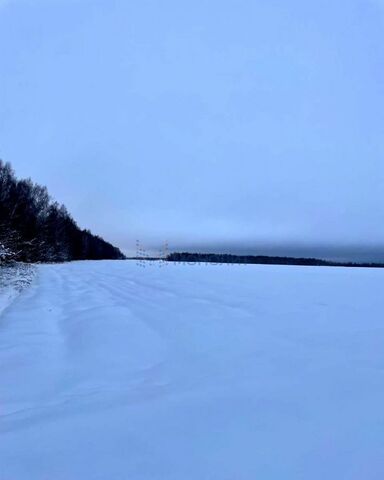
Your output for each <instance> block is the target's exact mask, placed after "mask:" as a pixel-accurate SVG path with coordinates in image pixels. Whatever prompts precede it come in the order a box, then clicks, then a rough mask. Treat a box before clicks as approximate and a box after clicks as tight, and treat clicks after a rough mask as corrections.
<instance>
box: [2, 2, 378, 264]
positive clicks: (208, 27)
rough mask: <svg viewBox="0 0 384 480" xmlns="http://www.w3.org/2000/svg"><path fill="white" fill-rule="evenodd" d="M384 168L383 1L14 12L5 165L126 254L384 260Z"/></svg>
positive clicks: (105, 5)
mask: <svg viewBox="0 0 384 480" xmlns="http://www.w3.org/2000/svg"><path fill="white" fill-rule="evenodd" d="M383 154H384V0H313V1H308V0H209V1H204V0H191V1H189V0H187V1H180V0H157V1H156V0H131V1H127V0H92V1H88V0H5V1H4V0H0V157H1V158H3V159H4V160H6V161H10V162H11V163H12V164H13V166H14V168H15V170H16V172H17V174H18V175H19V176H23V177H25V176H31V177H32V178H33V179H34V180H35V181H37V182H39V183H42V184H45V185H47V186H48V188H49V190H50V192H51V194H52V195H53V196H54V197H55V198H56V199H57V200H58V201H60V202H63V203H65V204H66V205H67V207H68V209H69V210H70V212H71V213H72V214H73V216H74V217H75V219H76V220H77V221H78V223H79V224H80V225H81V226H82V227H88V228H91V229H92V230H93V231H94V232H95V233H98V234H101V235H103V236H104V237H105V238H106V239H108V240H110V241H112V242H114V243H116V244H117V245H118V246H120V247H121V248H123V249H127V250H130V249H131V248H132V246H133V245H134V243H135V240H136V238H139V239H140V240H141V241H142V242H143V243H144V244H146V245H147V246H148V247H150V246H154V247H156V246H157V245H159V244H160V243H161V242H162V241H163V240H165V239H167V240H168V241H169V243H170V245H171V248H174V249H178V248H188V249H197V248H199V249H201V250H207V251H209V250H212V249H215V248H216V249H219V250H220V249H222V250H231V249H233V250H236V251H247V252H249V253H251V252H255V253H257V252H260V253H263V252H267V253H271V252H274V253H282V254H284V253H287V252H288V253H292V252H293V253H300V252H306V253H308V254H311V253H313V252H315V253H319V255H322V256H324V255H325V253H324V252H325V251H326V250H327V249H328V250H329V249H331V250H332V248H334V249H335V252H336V250H337V251H339V250H340V251H343V248H344V247H345V248H347V250H346V251H355V250H356V251H359V252H360V253H361V254H364V255H367V252H368V253H369V252H370V251H371V250H372V251H375V252H379V251H380V249H381V247H383V252H384V156H383ZM322 249H323V251H322ZM354 249H355V250H354ZM328 250H327V251H328ZM328 253H329V252H328ZM341 255H343V253H341ZM382 257H383V258H384V254H383V255H382Z"/></svg>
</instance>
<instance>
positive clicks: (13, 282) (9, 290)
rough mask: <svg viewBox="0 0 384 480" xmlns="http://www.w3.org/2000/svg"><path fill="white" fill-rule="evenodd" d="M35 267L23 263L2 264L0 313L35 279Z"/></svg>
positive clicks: (0, 273)
mask: <svg viewBox="0 0 384 480" xmlns="http://www.w3.org/2000/svg"><path fill="white" fill-rule="evenodd" d="M34 274H35V267H33V266H32V265H27V264H23V263H14V264H5V265H2V264H0V315H1V313H2V312H3V311H4V310H5V309H6V308H8V306H9V305H11V303H12V302H13V301H14V299H15V298H16V297H17V296H18V295H19V294H20V293H21V292H22V291H23V290H24V288H26V287H27V286H28V285H29V284H30V283H31V282H32V280H33V277H34Z"/></svg>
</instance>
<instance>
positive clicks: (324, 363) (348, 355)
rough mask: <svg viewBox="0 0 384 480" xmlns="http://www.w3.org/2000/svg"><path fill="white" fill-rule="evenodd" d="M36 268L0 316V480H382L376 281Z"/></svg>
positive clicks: (330, 273) (298, 272) (326, 273)
mask: <svg viewBox="0 0 384 480" xmlns="http://www.w3.org/2000/svg"><path fill="white" fill-rule="evenodd" d="M38 270H39V271H38V277H37V279H36V280H35V282H34V283H33V285H32V286H31V287H29V288H28V289H27V290H25V291H24V292H23V293H22V294H21V295H20V296H19V297H18V298H17V300H16V301H14V303H13V304H12V305H11V306H10V307H8V308H7V309H6V310H5V311H4V312H3V314H2V315H1V316H0V479H1V480H142V479H148V480H152V479H153V480H158V479H166V480H168V479H169V480H192V479H193V480H200V479H202V480H259V479H260V480H275V479H276V480H290V479H292V480H309V479H310V480H325V479H327V480H333V479H335V480H351V479H354V480H376V479H377V480H379V479H380V480H382V479H383V478H384V408H383V405H384V296H383V282H384V270H368V269H346V268H344V269H343V268H333V269H332V268H316V267H279V266H255V265H250V266H228V265H227V266H215V265H209V266H204V265H200V266H199V265H195V266H183V265H169V266H166V267H163V268H158V267H157V266H152V267H147V268H139V267H138V266H136V265H135V263H134V262H129V261H126V262H123V261H122V262H80V263H72V264H64V265H56V266H40V267H38Z"/></svg>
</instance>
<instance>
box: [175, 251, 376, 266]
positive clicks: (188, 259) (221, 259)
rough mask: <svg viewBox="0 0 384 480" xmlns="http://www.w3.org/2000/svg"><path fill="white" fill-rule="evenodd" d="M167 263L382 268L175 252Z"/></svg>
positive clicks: (353, 264) (285, 258)
mask: <svg viewBox="0 0 384 480" xmlns="http://www.w3.org/2000/svg"><path fill="white" fill-rule="evenodd" d="M167 260H168V261H169V262H185V263H199V262H201V263H240V264H255V265H302V266H311V265H312V266H319V267H368V268H383V267H384V264H382V263H352V262H331V261H327V260H320V259H318V258H295V257H270V256H265V255H230V254H225V253H223V254H219V253H188V252H175V253H171V254H169V255H168V256H167Z"/></svg>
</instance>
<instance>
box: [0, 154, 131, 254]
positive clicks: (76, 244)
mask: <svg viewBox="0 0 384 480" xmlns="http://www.w3.org/2000/svg"><path fill="white" fill-rule="evenodd" d="M122 258H124V255H123V254H122V252H121V251H120V250H119V249H118V248H116V247H114V246H113V245H111V244H110V243H108V242H106V241H105V240H103V239H102V238H100V237H98V236H95V235H92V233H91V232H90V231H89V230H81V229H80V228H79V227H78V225H77V224H76V222H75V221H74V220H73V218H72V217H71V215H70V214H69V213H68V211H67V210H66V208H65V207H64V206H63V205H59V204H58V203H57V202H55V201H53V200H52V199H51V197H50V196H49V194H48V191H47V189H46V187H42V186H40V185H37V184H35V183H33V182H32V181H31V180H30V179H28V180H18V179H17V178H16V177H15V174H14V172H13V170H12V167H11V165H10V164H9V163H4V162H3V161H1V160H0V262H4V261H5V260H10V259H12V260H17V261H23V262H64V261H69V260H99V259H122Z"/></svg>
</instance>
